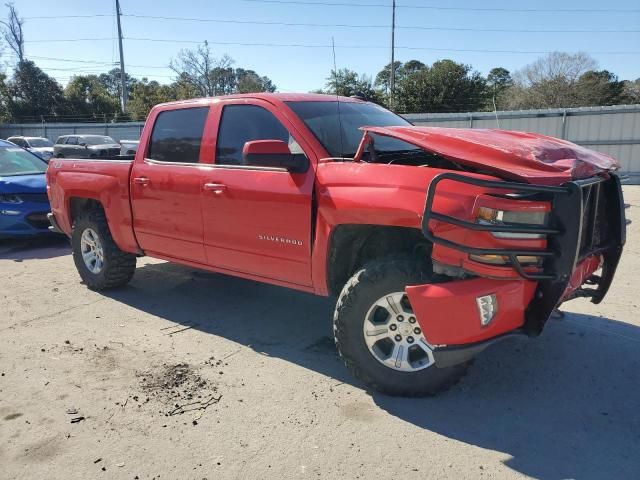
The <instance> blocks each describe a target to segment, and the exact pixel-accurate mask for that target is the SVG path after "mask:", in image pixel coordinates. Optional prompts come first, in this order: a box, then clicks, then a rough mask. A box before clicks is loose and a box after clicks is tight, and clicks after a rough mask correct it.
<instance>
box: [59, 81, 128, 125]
mask: <svg viewBox="0 0 640 480" xmlns="http://www.w3.org/2000/svg"><path fill="white" fill-rule="evenodd" d="M64 95H65V97H66V100H67V108H68V110H69V115H76V116H77V119H78V120H87V119H91V118H93V119H95V120H106V119H107V118H111V117H113V116H114V114H116V113H117V112H118V111H119V110H120V102H119V101H118V97H117V96H114V95H112V94H111V93H110V92H109V90H108V89H107V88H106V87H105V85H104V83H102V82H101V81H100V78H99V77H98V76H97V75H79V76H75V77H72V78H71V81H70V82H69V84H68V85H67V87H66V88H65V90H64Z"/></svg>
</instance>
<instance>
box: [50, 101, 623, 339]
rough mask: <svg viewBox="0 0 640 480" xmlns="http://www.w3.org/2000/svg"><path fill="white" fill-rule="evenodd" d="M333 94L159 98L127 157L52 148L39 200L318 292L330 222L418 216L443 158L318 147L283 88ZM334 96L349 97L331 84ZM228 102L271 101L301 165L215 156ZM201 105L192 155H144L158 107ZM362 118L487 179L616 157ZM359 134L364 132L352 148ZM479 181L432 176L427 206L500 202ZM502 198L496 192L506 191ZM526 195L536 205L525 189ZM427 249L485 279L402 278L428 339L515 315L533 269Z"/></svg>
mask: <svg viewBox="0 0 640 480" xmlns="http://www.w3.org/2000/svg"><path fill="white" fill-rule="evenodd" d="M334 100H335V97H334V96H325V95H315V94H246V95H234V96H228V97H220V98H208V99H197V100H189V101H184V102H174V103H170V104H163V105H158V106H156V107H154V108H153V109H152V111H151V112H150V114H149V117H148V120H147V122H146V124H145V127H144V130H143V132H142V136H141V139H140V147H139V149H138V151H137V153H136V158H135V160H134V161H133V162H125V161H92V160H73V159H64V160H61V159H52V160H51V162H50V164H49V170H48V173H47V179H48V191H49V195H50V199H51V206H52V211H53V213H54V214H55V217H56V219H57V222H58V223H59V224H60V227H61V228H62V230H64V232H65V233H67V234H68V235H70V234H71V229H72V212H71V208H70V204H71V200H72V199H73V198H85V199H94V200H96V201H99V202H100V203H101V204H102V206H103V208H104V210H105V213H106V216H107V219H108V223H109V227H110V229H111V232H112V234H113V237H114V239H115V241H116V243H117V245H118V246H119V247H120V248H121V249H122V250H125V251H128V252H132V253H146V254H149V255H151V256H154V257H158V258H162V259H166V260H171V261H174V262H178V263H182V264H185V265H190V266H194V267H198V268H203V269H207V270H211V271H216V272H222V273H228V274H232V275H237V276H241V277H243V278H250V279H253V280H258V281H264V282H269V283H273V284H276V285H281V286H287V287H290V288H295V289H299V290H303V291H309V292H314V293H316V294H319V295H327V294H328V291H329V289H328V285H327V272H328V269H329V267H330V265H329V264H328V258H327V257H328V255H327V254H328V252H329V250H330V247H331V238H332V237H331V236H332V233H333V232H334V231H335V230H336V227H338V226H340V225H346V224H348V225H354V224H355V225H380V226H398V227H408V228H414V229H420V228H421V224H422V218H423V212H424V207H425V199H426V198H425V197H426V191H427V188H428V186H429V184H430V182H431V181H432V180H433V179H434V177H436V176H437V175H439V174H441V173H443V172H446V171H447V170H441V169H436V168H420V167H414V166H405V165H400V164H371V163H365V162H359V161H342V162H336V161H333V160H331V159H329V158H328V157H329V154H328V153H327V151H326V150H325V149H324V148H323V146H322V145H321V144H320V143H319V141H318V139H317V138H316V137H315V136H314V135H313V134H312V132H311V131H310V130H309V129H308V128H307V127H306V125H305V124H304V122H302V120H301V119H300V118H298V117H297V116H296V115H295V113H294V112H293V111H292V110H291V109H290V108H289V107H288V106H287V104H286V103H285V102H287V101H309V102H314V101H334ZM340 101H343V102H356V103H357V102H360V100H356V99H351V98H344V97H340ZM230 104H249V105H257V106H260V107H262V108H265V109H266V110H268V111H270V112H271V113H272V114H273V115H274V116H275V117H276V118H277V119H278V120H279V121H280V123H282V125H283V126H284V127H285V128H286V129H287V130H288V131H289V133H290V135H291V136H292V137H293V139H294V140H295V141H296V142H297V143H298V144H299V145H300V147H301V148H302V150H303V151H304V153H305V154H306V156H307V157H308V159H309V163H310V167H309V169H308V171H307V172H305V173H290V172H287V171H286V170H284V169H278V168H256V167H246V166H227V165H219V164H217V163H216V142H217V135H218V128H219V123H220V119H221V115H222V112H223V109H224V107H225V106H226V105H230ZM203 106H204V107H207V106H208V107H209V114H208V117H207V120H206V123H205V128H204V133H203V138H202V143H201V148H200V156H199V162H198V163H192V164H180V163H162V162H157V161H153V160H149V159H148V158H147V152H148V147H149V139H150V136H151V132H152V130H153V125H154V123H155V120H156V118H157V116H158V115H159V114H160V113H161V112H164V111H167V110H173V109H183V108H190V107H203ZM364 130H366V131H369V132H372V133H376V134H381V135H389V136H393V137H396V138H399V139H401V140H405V141H407V142H409V143H412V144H415V145H418V146H419V147H421V148H424V149H425V150H429V151H432V152H434V153H438V154H440V155H441V156H443V157H446V158H450V159H454V160H455V161H456V162H458V163H459V164H461V165H466V166H473V167H479V168H480V169H481V170H482V171H483V172H486V174H482V175H481V174H476V173H468V172H467V173H466V174H467V175H469V176H474V177H477V178H482V179H488V180H500V179H501V178H503V179H515V180H520V181H525V182H531V183H538V184H551V185H558V184H561V183H563V182H566V181H568V180H571V179H573V178H584V177H588V176H591V175H593V174H594V173H597V172H601V171H605V170H611V169H614V168H615V167H616V164H615V161H614V160H613V159H611V158H610V157H607V156H606V155H602V154H599V153H596V152H592V151H590V150H587V149H584V148H582V147H579V146H577V145H574V144H571V143H569V142H565V141H562V140H558V139H552V138H550V137H545V136H542V135H536V134H525V133H518V132H505V131H495V130H461V129H439V128H423V127H388V128H378V127H376V128H368V127H366V128H364ZM366 142H367V135H366V133H365V136H364V138H363V142H362V143H361V145H360V148H359V149H358V152H359V154H360V155H361V154H362V152H363V151H364V148H365V146H366ZM280 147H282V146H281V145H280V146H278V147H277V148H276V145H274V144H273V143H269V142H260V141H254V142H252V145H248V146H247V147H246V148H247V149H248V150H253V151H254V153H256V152H258V153H284V148H282V151H280ZM265 149H266V150H265ZM492 193H495V192H492V191H490V190H488V189H485V188H480V187H475V186H470V185H467V186H464V187H461V186H460V184H456V183H454V182H450V181H444V182H442V183H441V184H440V186H439V187H438V194H437V196H436V198H435V201H434V211H437V212H440V213H443V214H446V215H451V216H454V217H457V218H460V219H463V220H469V221H473V220H474V218H475V215H476V212H477V209H478V207H479V206H481V205H484V206H491V204H492V203H495V202H498V203H499V201H498V200H495V197H491V196H490V195H491V194H492ZM501 193H504V191H502V192H501ZM502 202H503V206H504V204H505V203H508V202H509V201H504V200H502ZM511 203H514V202H511ZM515 203H518V205H519V206H520V207H522V205H523V202H515ZM525 203H526V202H525ZM498 206H499V205H498ZM527 208H534V209H538V208H546V207H545V206H544V205H542V206H541V205H540V203H537V204H535V205H534V204H533V203H532V204H530V205H527ZM430 228H431V229H432V230H433V231H434V232H435V233H437V235H438V236H440V237H442V238H446V239H449V240H451V241H454V242H457V243H462V244H467V245H475V246H483V247H487V248H498V247H513V246H514V243H513V240H507V239H498V238H495V237H493V236H492V235H491V234H490V233H488V232H478V233H470V232H469V231H468V230H465V229H461V228H459V227H456V226H454V225H451V224H443V223H441V222H437V221H432V222H431V224H430ZM518 245H519V246H527V247H530V248H544V246H545V241H544V240H526V241H522V240H520V241H519V243H518ZM432 257H433V259H434V260H437V261H439V262H441V263H444V264H447V265H450V266H458V267H462V268H464V269H465V270H467V271H470V272H473V273H475V274H477V275H479V276H485V277H493V279H488V278H478V279H472V280H460V281H452V282H449V283H446V284H437V285H422V286H413V287H408V288H407V293H408V295H409V298H410V300H411V303H412V305H413V307H414V310H415V312H416V316H417V318H418V321H419V322H420V324H421V325H422V326H423V329H424V331H425V332H427V338H428V340H429V341H430V342H431V343H433V344H463V343H468V342H475V341H480V340H484V339H487V338H490V337H492V336H495V335H499V334H501V333H505V332H507V331H509V330H512V329H515V328H518V327H520V326H521V325H522V322H523V312H524V309H525V308H526V306H527V305H528V303H529V301H530V300H531V297H532V295H533V292H534V290H535V286H536V283H535V282H529V281H524V280H521V279H520V278H519V277H517V274H516V273H515V271H514V270H513V269H512V268H510V267H495V266H488V265H481V264H478V263H476V262H472V261H470V260H469V259H468V257H467V256H466V255H464V254H462V253H461V252H459V251H453V250H450V249H447V248H446V247H443V246H441V245H436V246H434V248H433V252H432ZM594 262H595V261H594V260H590V261H589V263H585V264H584V265H581V266H580V268H578V269H577V270H576V272H575V273H574V277H575V278H573V279H572V282H571V285H572V288H574V289H575V288H578V287H579V285H580V284H581V283H582V281H583V280H584V279H585V278H587V277H588V275H590V274H591V273H592V271H593V267H594V265H595V263H594ZM578 270H579V271H578ZM495 278H502V279H503V280H496V279H495ZM485 293H495V294H496V295H497V296H498V300H499V310H498V315H497V317H496V318H495V319H494V321H493V322H492V323H491V324H490V325H489V326H487V327H486V328H482V327H480V322H479V318H478V311H477V306H476V303H475V298H476V297H477V296H478V295H482V294H485ZM568 293H570V292H567V294H568Z"/></svg>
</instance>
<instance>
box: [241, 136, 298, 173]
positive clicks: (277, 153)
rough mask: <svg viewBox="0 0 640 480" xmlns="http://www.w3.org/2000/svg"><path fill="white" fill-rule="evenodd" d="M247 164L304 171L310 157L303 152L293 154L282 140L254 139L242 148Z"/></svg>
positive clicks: (292, 171) (294, 171)
mask: <svg viewBox="0 0 640 480" xmlns="http://www.w3.org/2000/svg"><path fill="white" fill-rule="evenodd" d="M242 160H243V162H244V164H245V165H254V166H257V167H279V168H286V169H287V170H288V171H289V172H291V173H304V172H306V171H307V169H308V168H309V159H308V158H307V157H306V156H305V155H303V154H293V153H291V150H289V145H287V144H286V143H285V142H283V141H282V140H252V141H250V142H246V143H245V144H244V147H243V149H242Z"/></svg>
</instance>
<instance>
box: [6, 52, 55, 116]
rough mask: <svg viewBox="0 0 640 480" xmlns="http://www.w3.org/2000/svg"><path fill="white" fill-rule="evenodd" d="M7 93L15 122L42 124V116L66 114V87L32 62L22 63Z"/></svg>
mask: <svg viewBox="0 0 640 480" xmlns="http://www.w3.org/2000/svg"><path fill="white" fill-rule="evenodd" d="M6 91H7V97H6V99H5V101H6V102H7V107H8V111H9V112H10V115H11V118H22V119H30V120H35V121H39V120H40V117H41V116H42V115H60V114H64V113H66V110H67V102H66V99H65V97H64V94H63V91H62V87H61V86H60V85H59V84H58V82H56V81H55V80H54V79H53V78H51V77H49V76H48V75H47V74H46V73H44V72H43V71H42V70H41V69H40V68H38V66H37V65H36V64H35V63H33V62H32V61H29V60H25V61H23V62H20V63H18V66H17V67H16V69H15V72H14V73H13V77H12V78H11V80H9V81H8V83H7V85H6Z"/></svg>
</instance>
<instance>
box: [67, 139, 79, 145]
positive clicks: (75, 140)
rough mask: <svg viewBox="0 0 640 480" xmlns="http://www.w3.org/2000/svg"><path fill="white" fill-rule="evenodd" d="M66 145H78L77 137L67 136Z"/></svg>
mask: <svg viewBox="0 0 640 480" xmlns="http://www.w3.org/2000/svg"><path fill="white" fill-rule="evenodd" d="M67 145H78V137H69V138H67Z"/></svg>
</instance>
